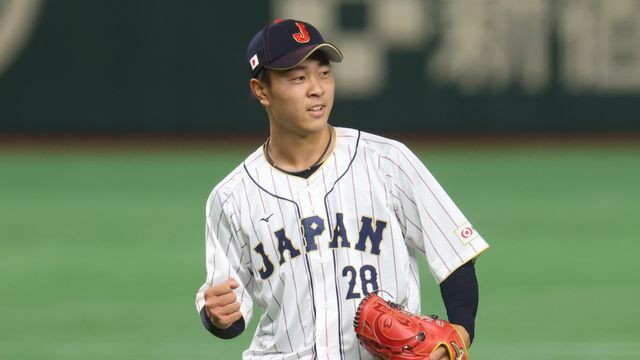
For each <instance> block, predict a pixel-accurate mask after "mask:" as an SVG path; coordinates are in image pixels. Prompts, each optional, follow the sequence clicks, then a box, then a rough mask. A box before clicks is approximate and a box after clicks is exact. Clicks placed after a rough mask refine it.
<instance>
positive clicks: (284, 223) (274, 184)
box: [269, 168, 316, 353]
mask: <svg viewBox="0 0 640 360" xmlns="http://www.w3.org/2000/svg"><path fill="white" fill-rule="evenodd" d="M269 173H270V175H271V181H272V182H273V195H274V196H275V197H276V198H277V200H276V202H277V203H278V208H279V209H280V216H281V217H282V224H283V226H285V225H286V224H287V222H286V220H285V218H284V212H283V211H282V204H281V201H280V200H281V199H282V200H287V201H290V202H292V203H293V204H294V205H295V206H296V209H297V212H298V222H297V223H300V218H301V213H300V206H299V205H298V203H297V202H295V201H294V200H292V199H287V198H285V197H282V196H281V195H278V189H277V187H276V181H275V179H274V178H273V168H269ZM292 195H293V194H292ZM292 198H293V196H292ZM298 228H300V227H299V226H298ZM302 238H304V236H303V237H302ZM305 260H306V254H305ZM288 263H289V267H290V268H291V274H292V275H294V276H292V279H293V288H294V291H295V294H296V300H297V301H296V307H297V308H298V320H299V321H300V323H299V325H300V327H301V328H302V332H303V334H304V326H302V324H303V322H302V317H301V312H300V300H299V299H298V294H299V292H298V285H297V282H296V276H295V271H294V270H293V265H292V264H291V261H289V262H288ZM309 276H311V274H310V271H309V266H308V261H307V277H309ZM308 280H309V281H311V279H310V278H308ZM310 289H311V293H312V294H313V284H312V285H311V286H310ZM311 301H312V303H313V308H314V309H315V296H313V295H312V296H311ZM283 313H284V312H283ZM312 314H313V328H315V322H316V319H315V310H314V311H313V312H312ZM306 337H307V336H306V335H304V338H305V340H306ZM314 338H315V334H314ZM314 343H315V342H314ZM314 346H315V345H314ZM292 351H293V350H292ZM314 353H315V351H314Z"/></svg>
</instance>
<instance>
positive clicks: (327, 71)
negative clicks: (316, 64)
mask: <svg viewBox="0 0 640 360" xmlns="http://www.w3.org/2000/svg"><path fill="white" fill-rule="evenodd" d="M329 74H331V69H326V70H323V71H321V72H320V76H322V77H323V78H326V77H328V76H329Z"/></svg>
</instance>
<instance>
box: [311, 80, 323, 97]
mask: <svg viewBox="0 0 640 360" xmlns="http://www.w3.org/2000/svg"><path fill="white" fill-rule="evenodd" d="M324 90H325V89H324V85H323V83H322V79H320V78H319V77H317V76H310V77H309V90H308V95H309V97H320V96H322V95H324Z"/></svg>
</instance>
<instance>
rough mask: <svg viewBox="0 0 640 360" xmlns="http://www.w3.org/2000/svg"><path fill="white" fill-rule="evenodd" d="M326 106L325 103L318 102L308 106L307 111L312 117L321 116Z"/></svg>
mask: <svg viewBox="0 0 640 360" xmlns="http://www.w3.org/2000/svg"><path fill="white" fill-rule="evenodd" d="M326 108H327V106H326V105H324V104H318V105H314V106H312V107H310V108H308V109H307V112H309V113H310V114H311V116H313V117H321V116H322V115H324V111H325V109H326Z"/></svg>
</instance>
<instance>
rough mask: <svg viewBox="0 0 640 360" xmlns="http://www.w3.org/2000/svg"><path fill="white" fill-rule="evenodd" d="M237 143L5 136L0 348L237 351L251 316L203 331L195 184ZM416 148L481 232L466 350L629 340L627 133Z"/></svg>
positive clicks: (185, 353)
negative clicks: (473, 325) (605, 139)
mask: <svg viewBox="0 0 640 360" xmlns="http://www.w3.org/2000/svg"><path fill="white" fill-rule="evenodd" d="M249 150H250V149H248V148H247V149H246V150H233V151H231V150H229V151H224V150H215V149H200V150H170V149H164V150H155V151H150V150H142V149H140V148H138V149H137V150H133V149H131V150H126V149H121V150H114V149H110V150H99V149H96V148H93V149H77V150H73V149H66V150H64V149H58V150H46V151H45V149H44V148H39V149H28V148H24V147H23V148H15V149H13V148H2V149H0V288H1V296H0V359H196V358H198V359H234V358H239V357H240V354H241V352H242V350H243V349H244V348H245V347H246V346H248V344H249V341H250V338H251V335H252V334H253V328H254V327H255V321H254V322H253V323H252V324H251V325H252V326H251V329H250V330H249V331H247V332H245V333H244V335H243V336H242V337H240V338H237V339H235V340H231V341H223V340H219V339H216V338H213V337H212V336H210V335H209V334H208V333H207V332H206V331H205V330H204V329H203V328H202V326H201V324H200V320H199V317H198V315H197V313H196V311H195V307H194V294H195V291H196V289H197V288H198V287H199V286H200V284H201V282H202V281H203V279H204V275H205V273H204V239H203V233H204V202H205V200H206V197H207V195H208V193H209V191H210V190H211V188H212V187H213V185H215V184H216V183H217V182H218V181H219V180H220V179H221V178H222V177H223V176H224V175H225V174H226V173H227V172H228V171H229V170H231V169H232V168H233V167H235V166H236V165H237V164H238V163H239V161H241V159H242V158H243V157H244V156H245V155H246V154H247V153H248V151H249ZM418 153H419V154H420V156H421V157H422V158H423V159H424V160H425V162H426V163H427V164H428V166H429V167H430V169H431V171H432V172H433V173H434V175H435V176H436V177H437V178H438V179H439V181H440V182H441V183H442V184H443V185H444V187H445V189H447V190H448V192H449V193H450V195H451V196H452V197H453V199H454V200H455V201H456V202H457V203H458V205H459V206H460V207H461V208H462V210H463V211H464V212H465V214H466V215H467V216H468V217H469V218H470V219H471V220H472V222H473V223H474V225H475V226H476V228H478V230H479V231H480V232H481V233H482V234H483V235H484V237H485V238H486V239H487V241H488V242H489V243H490V245H491V249H490V250H489V251H488V252H487V253H485V254H484V255H483V256H482V257H481V258H480V260H479V262H478V264H477V270H478V276H479V280H480V294H481V296H480V311H479V315H478V324H477V337H476V342H475V343H474V345H473V346H472V348H471V355H472V359H475V360H477V359H483V360H484V359H487V360H501V359H536V360H540V359H620V358H626V359H629V358H636V357H637V356H638V355H637V354H638V349H637V344H638V337H639V336H640V310H639V307H638V304H640V267H639V266H638V261H637V259H636V257H637V256H638V254H640V238H639V236H638V234H639V233H640V230H639V228H640V220H638V216H639V215H640V211H639V208H640V206H639V205H638V204H640V190H638V185H639V184H640V146H633V145H628V146H618V147H614V146H603V145H600V146H593V147H591V146H587V145H584V144H583V145H578V146H573V147H572V146H562V147H558V146H549V147H543V146H541V145H532V146H521V147H513V148H509V147H481V148H470V147H468V146H467V147H466V148H458V147H455V146H447V145H439V146H435V147H429V148H425V149H423V150H421V151H418ZM422 280H423V284H424V286H423V293H424V297H423V309H425V312H429V313H441V314H442V313H443V307H442V305H441V300H440V298H439V291H438V288H437V286H436V285H435V284H434V281H433V279H432V278H431V277H430V275H428V274H427V273H425V272H424V271H423V278H422ZM254 320H255V319H254Z"/></svg>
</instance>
